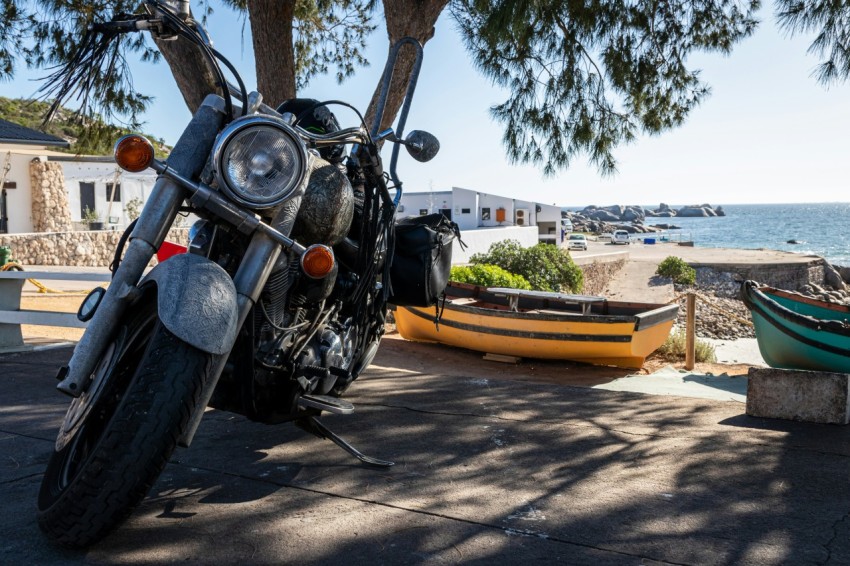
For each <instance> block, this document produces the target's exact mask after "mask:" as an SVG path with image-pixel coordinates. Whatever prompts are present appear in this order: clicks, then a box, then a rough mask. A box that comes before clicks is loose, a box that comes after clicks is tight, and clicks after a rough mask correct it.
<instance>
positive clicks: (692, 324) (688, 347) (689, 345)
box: [685, 293, 697, 370]
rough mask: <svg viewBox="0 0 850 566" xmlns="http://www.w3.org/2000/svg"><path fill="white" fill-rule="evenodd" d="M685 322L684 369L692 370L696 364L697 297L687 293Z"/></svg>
mask: <svg viewBox="0 0 850 566" xmlns="http://www.w3.org/2000/svg"><path fill="white" fill-rule="evenodd" d="M686 310H687V321H686V325H685V369H686V370H692V369H694V364H695V362H696V326H697V325H696V318H697V317H696V312H697V296H696V295H694V294H693V293H688V302H687V307H686Z"/></svg>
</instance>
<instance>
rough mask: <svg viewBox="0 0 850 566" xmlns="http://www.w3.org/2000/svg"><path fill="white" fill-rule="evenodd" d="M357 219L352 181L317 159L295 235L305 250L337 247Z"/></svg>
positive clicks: (311, 169) (330, 165)
mask: <svg viewBox="0 0 850 566" xmlns="http://www.w3.org/2000/svg"><path fill="white" fill-rule="evenodd" d="M353 217H354V191H353V190H352V188H351V183H350V182H349V181H348V178H347V177H346V176H345V174H344V173H343V172H342V171H340V169H339V168H338V167H336V166H335V165H332V164H331V163H328V162H327V161H325V160H324V159H322V158H320V157H318V156H314V157H313V160H312V163H311V165H310V181H309V183H308V184H307V189H306V191H305V192H304V197H303V199H302V201H301V208H300V209H299V210H298V215H297V216H296V217H295V225H294V226H293V228H292V235H293V236H294V237H295V239H296V240H297V241H298V242H300V243H301V244H303V245H305V246H309V245H312V244H325V245H326V246H333V245H335V244H337V243H339V242H340V241H341V240H342V239H343V238H344V237H345V235H346V234H348V229H349V227H350V226H351V220H352V218H353Z"/></svg>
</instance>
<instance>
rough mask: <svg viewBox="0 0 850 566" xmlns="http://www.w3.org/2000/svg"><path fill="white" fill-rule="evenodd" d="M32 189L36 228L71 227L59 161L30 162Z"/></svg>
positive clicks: (56, 230)
mask: <svg viewBox="0 0 850 566" xmlns="http://www.w3.org/2000/svg"><path fill="white" fill-rule="evenodd" d="M30 187H31V190H32V226H33V230H34V231H35V232H65V231H69V230H72V229H73V227H72V225H71V209H70V208H69V207H68V192H67V190H66V189H65V175H64V173H63V172H62V165H61V164H59V163H55V162H48V161H39V160H37V159H36V160H33V161H32V162H30Z"/></svg>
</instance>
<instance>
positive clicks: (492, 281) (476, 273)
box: [450, 264, 531, 289]
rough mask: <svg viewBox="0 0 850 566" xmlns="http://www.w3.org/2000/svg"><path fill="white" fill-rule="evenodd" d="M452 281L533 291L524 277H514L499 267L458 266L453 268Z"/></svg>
mask: <svg viewBox="0 0 850 566" xmlns="http://www.w3.org/2000/svg"><path fill="white" fill-rule="evenodd" d="M450 278H451V280H452V281H457V282H458V283H470V284H472V285H481V286H482V287H509V288H511V289H531V285H530V284H529V283H528V281H526V280H525V277H523V276H522V275H514V274H513V273H510V272H508V271H505V270H504V269H502V268H501V267H499V266H498V265H485V264H480V265H469V266H461V265H456V266H455V267H452V273H451V276H450Z"/></svg>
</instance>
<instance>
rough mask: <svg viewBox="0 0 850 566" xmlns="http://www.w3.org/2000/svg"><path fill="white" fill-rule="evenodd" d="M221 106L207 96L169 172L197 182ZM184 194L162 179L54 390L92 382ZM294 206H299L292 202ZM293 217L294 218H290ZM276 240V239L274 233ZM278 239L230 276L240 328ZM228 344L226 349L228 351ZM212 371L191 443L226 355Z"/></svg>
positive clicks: (256, 241)
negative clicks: (232, 282)
mask: <svg viewBox="0 0 850 566" xmlns="http://www.w3.org/2000/svg"><path fill="white" fill-rule="evenodd" d="M223 111H224V103H223V100H222V99H221V98H219V97H217V96H214V95H211V96H209V97H207V100H205V101H204V104H203V105H202V106H201V107H200V108H199V109H198V111H197V112H196V113H195V116H194V117H193V119H192V121H191V122H190V123H189V125H188V126H187V128H186V130H185V131H184V132H183V135H182V136H181V138H180V140H179V141H178V142H177V145H176V146H175V147H174V151H173V152H172V153H171V156H169V159H168V167H169V169H172V170H174V171H176V172H177V173H179V174H180V175H181V176H182V177H184V178H195V177H197V175H198V174H199V173H200V171H201V169H202V168H203V167H204V165H205V163H206V160H207V156H208V155H209V153H210V150H211V148H212V145H213V143H214V142H215V138H216V136H217V135H218V132H219V131H220V130H221V127H222V124H223V122H224V113H223ZM185 196H186V190H185V189H184V188H183V187H181V186H180V185H179V184H178V183H177V182H175V181H174V180H172V179H170V178H168V177H167V176H165V175H161V176H160V177H159V178H158V179H157V182H156V184H155V185H154V188H153V191H152V192H151V196H150V198H149V199H148V202H147V203H146V205H145V208H144V210H143V212H142V215H141V216H140V217H139V220H138V222H137V224H136V227H135V229H134V230H133V233H132V235H131V237H130V242H129V244H128V246H127V251H126V253H125V255H124V259H123V260H122V261H121V263H120V265H119V267H118V269H117V270H116V271H115V273H114V275H113V279H112V283H111V284H110V285H109V287H108V288H107V290H106V293H105V294H104V296H103V299H102V300H101V302H100V304H99V306H98V308H97V310H96V312H95V314H94V317H93V318H92V319H91V321H90V323H89V325H88V327H87V329H86V332H85V333H84V334H83V337H82V339H81V340H80V342H79V343H78V344H77V347H76V348H75V349H74V353H73V355H72V356H71V360H70V361H69V363H68V366H67V367H66V368H63V369H62V370H60V374H59V378H60V379H61V381H60V383H59V385H58V386H57V389H59V391H61V392H63V393H66V394H68V395H70V396H72V397H79V396H80V395H81V394H82V393H83V391H85V389H86V387H88V384H89V383H90V376H91V374H92V372H93V371H94V369H95V368H96V367H97V364H98V362H99V361H100V358H101V357H102V354H103V352H104V350H105V348H106V347H107V345H108V344H109V341H110V340H111V339H112V336H113V335H114V333H115V330H116V328H117V327H118V324H119V322H120V320H121V319H122V317H123V316H124V313H125V311H126V309H127V307H128V305H130V304H131V303H132V302H133V300H134V299H136V298H137V297H138V294H139V287H138V284H139V281H140V280H141V278H142V275H143V273H144V271H145V268H146V267H147V265H148V264H149V263H150V260H151V258H152V257H153V255H154V253H156V250H157V249H159V247H160V245H162V242H163V241H164V240H165V237H166V234H167V233H168V230H169V228H170V227H171V225H172V224H173V222H174V219H175V218H176V216H177V213H178V211H179V209H180V206H181V205H182V203H183V200H184V198H185ZM293 206H297V203H293ZM293 217H294V215H293ZM278 235H279V234H278ZM280 251H281V244H280V238H279V237H278V238H275V237H274V236H269V235H268V234H267V233H264V232H259V231H258V232H255V233H254V235H253V237H252V239H251V243H250V244H249V246H248V250H247V251H246V253H245V256H244V258H243V261H242V262H241V263H240V266H239V269H238V271H237V273H236V276H235V277H234V285H235V288H236V292H237V309H238V310H237V312H238V326H237V328H241V325H242V324H243V323H244V321H245V320H246V318H247V317H248V314H249V313H250V311H251V308H252V307H253V305H254V303H255V302H256V300H257V298H258V297H259V295H260V293H261V292H262V289H263V286H264V285H265V282H266V280H267V279H268V276H269V273H270V271H271V269H272V266H273V265H274V263H275V261H276V260H277V258H278V256H279V255H280ZM232 346H233V344H229V345H228V346H227V348H226V350H227V351H228V352H229V350H230V349H231V348H232ZM214 359H215V362H214V367H213V368H212V371H211V372H210V374H209V377H208V382H207V383H205V385H204V387H205V391H204V398H203V399H202V400H203V401H204V402H203V403H202V404H199V405H200V406H199V407H198V408H197V410H196V411H195V413H196V414H195V415H194V416H193V419H192V426H190V427H189V430H188V431H187V432H188V434H184V438H189V439H190V438H191V435H192V434H193V433H194V430H195V428H197V423H198V422H199V421H200V414H202V413H203V408H204V407H205V406H206V403H207V401H209V397H210V396H211V395H212V391H213V389H214V388H215V384H216V382H217V381H218V377H219V375H220V374H221V371H222V369H223V368H224V363H225V361H226V359H227V354H226V353H225V354H223V355H218V356H215V358H214Z"/></svg>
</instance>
